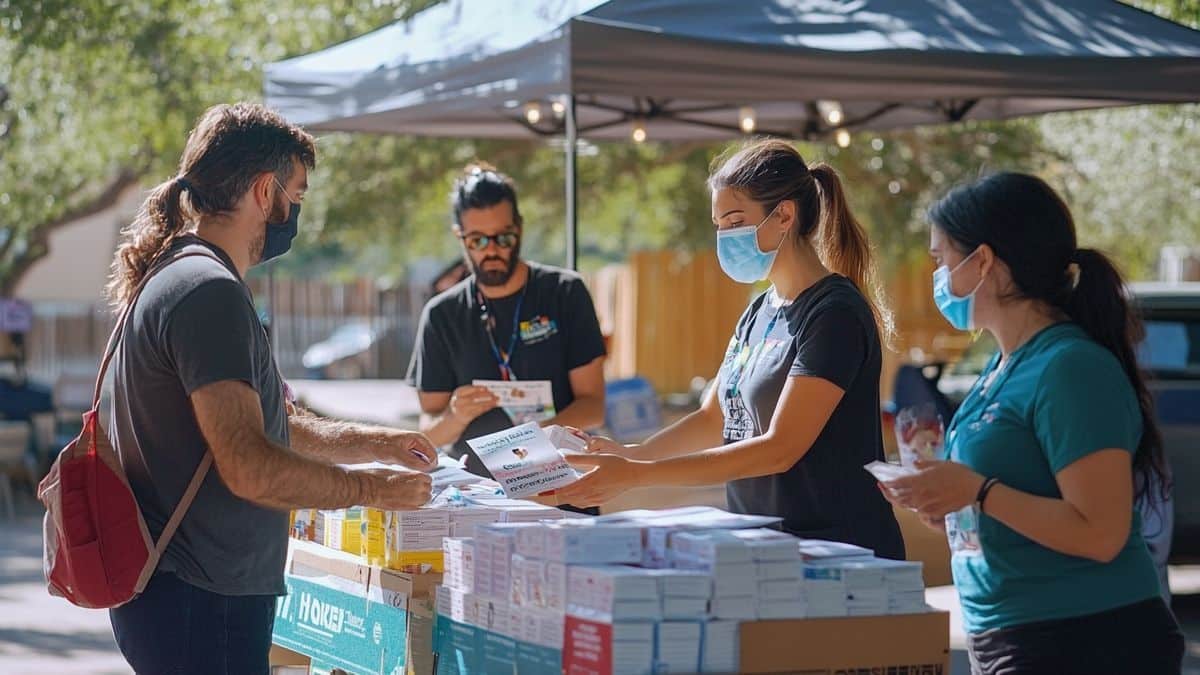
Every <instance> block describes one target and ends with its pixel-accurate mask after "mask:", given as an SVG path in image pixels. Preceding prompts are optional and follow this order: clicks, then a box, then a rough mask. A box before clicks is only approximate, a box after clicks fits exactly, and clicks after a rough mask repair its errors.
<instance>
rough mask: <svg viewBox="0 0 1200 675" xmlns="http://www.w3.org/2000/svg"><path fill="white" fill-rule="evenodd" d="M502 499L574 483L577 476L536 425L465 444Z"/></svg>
mask: <svg viewBox="0 0 1200 675" xmlns="http://www.w3.org/2000/svg"><path fill="white" fill-rule="evenodd" d="M467 445H469V446H471V449H472V450H474V451H475V454H476V455H478V456H479V460H480V461H481V462H483V465H484V466H486V467H487V468H488V471H491V472H492V476H493V477H494V478H495V479H496V482H498V483H500V487H501V489H502V490H504V496H506V497H511V498H517V497H528V496H530V495H536V494H538V493H540V492H545V491H546V490H553V489H554V488H559V487H563V486H564V485H569V484H571V483H574V482H575V480H576V479H577V478H578V477H579V474H578V473H576V471H575V470H574V469H572V468H571V466H570V465H569V464H567V460H565V459H563V455H562V452H560V451H559V450H558V448H556V447H554V444H553V443H551V442H550V438H549V437H548V436H547V435H546V432H545V431H543V430H542V428H541V427H539V426H538V425H537V423H536V422H529V423H527V424H522V425H521V426H517V427H513V428H512V429H507V430H505V431H501V432H497V433H494V434H489V435H487V436H480V437H479V438H475V439H472V440H469V441H467Z"/></svg>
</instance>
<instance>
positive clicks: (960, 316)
mask: <svg viewBox="0 0 1200 675" xmlns="http://www.w3.org/2000/svg"><path fill="white" fill-rule="evenodd" d="M978 252H979V249H978V248H976V249H975V250H974V251H971V255H968V256H967V257H965V258H963V259H962V262H960V263H958V265H955V267H954V269H950V268H948V267H946V266H945V265H942V266H941V267H939V268H937V269H936V270H934V272H933V301H934V303H936V304H937V308H938V311H940V312H941V313H942V316H944V317H946V320H947V321H949V322H950V325H951V326H954V327H955V328H957V329H958V330H971V329H972V328H974V327H975V293H976V292H977V291H979V287H980V286H982V285H983V279H980V280H979V283H978V284H976V285H975V289H974V290H973V291H971V292H970V293H968V294H966V295H965V296H963V297H958V296H956V295H954V291H952V290H950V278H951V277H953V276H954V273H955V272H957V271H958V269H959V268H960V267H962V266H963V264H964V263H966V262H967V261H968V260H970V259H971V256H973V255H975V254H976V253H978Z"/></svg>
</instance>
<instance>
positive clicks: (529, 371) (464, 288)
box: [408, 263, 605, 475]
mask: <svg viewBox="0 0 1200 675" xmlns="http://www.w3.org/2000/svg"><path fill="white" fill-rule="evenodd" d="M526 264H528V265H529V281H528V282H527V283H526V288H525V291H524V298H523V299H522V298H521V292H518V293H516V294H514V295H511V296H509V297H506V298H493V299H490V300H488V305H489V307H488V311H489V312H490V313H491V315H492V316H493V317H494V318H495V320H496V326H495V331H494V334H495V339H496V343H497V347H498V348H499V349H501V350H505V351H507V349H508V344H509V340H510V339H511V336H512V330H513V320H514V319H513V315H514V313H515V312H516V310H517V305H518V304H520V306H521V316H520V317H519V320H518V323H519V326H518V339H517V342H516V345H517V346H516V349H514V350H513V353H512V358H511V360H510V362H509V365H510V366H511V368H512V369H513V372H514V373H515V375H516V379H517V380H524V381H532V380H549V381H550V384H551V388H552V389H553V392H554V408H555V410H557V411H560V412H561V411H562V410H563V409H564V408H566V407H567V406H568V405H570V404H571V403H572V402H573V401H574V400H575V394H574V392H573V391H572V390H571V380H570V373H571V371H572V370H574V369H575V368H579V367H581V366H585V365H587V364H589V363H591V362H592V361H594V360H596V359H597V358H599V357H601V356H604V354H605V349H604V336H603V335H602V334H601V333H600V322H599V320H598V319H597V318H596V308H595V306H593V304H592V296H591V295H590V294H589V293H588V290H587V287H586V286H585V285H584V283H583V279H582V278H581V277H580V276H579V275H578V274H575V273H573V272H568V271H566V270H561V269H558V268H554V267H549V266H546V265H538V264H536V263H526ZM408 379H409V380H410V381H411V382H412V384H413V385H415V386H416V387H417V389H419V390H420V391H423V392H452V391H454V390H455V389H457V388H459V387H461V386H464V385H468V384H471V383H472V382H474V381H475V380H498V379H501V375H500V364H499V363H498V362H497V360H496V356H495V354H494V353H493V352H492V347H491V342H490V341H489V339H488V333H487V329H486V328H485V326H484V322H483V318H482V314H481V312H480V307H479V302H478V299H477V298H476V295H475V278H474V277H473V276H472V277H469V278H467V279H465V280H464V281H462V282H460V283H459V284H457V285H456V286H454V287H453V288H451V289H449V290H447V291H446V292H444V293H442V294H441V295H439V296H437V297H436V298H434V299H433V300H430V301H429V304H428V305H426V306H425V311H424V312H422V314H421V323H420V327H419V328H418V329H417V344H416V348H415V349H414V351H413V358H412V363H411V364H410V365H409V369H408ZM511 426H512V420H511V419H510V418H509V416H508V415H507V414H506V413H505V412H504V411H503V410H500V409H496V410H492V411H490V412H488V413H486V414H484V415H482V416H480V417H479V418H478V419H476V420H475V421H474V422H472V423H471V424H470V425H469V426H468V427H467V430H466V431H465V432H464V433H463V436H462V438H460V439H458V441H457V442H456V443H455V445H454V450H453V453H452V454H453V455H454V456H456V457H461V456H463V455H469V459H468V464H467V468H468V469H469V470H471V471H473V472H475V473H478V474H481V475H489V474H488V473H487V470H486V469H485V468H484V467H483V465H482V463H480V462H479V460H478V459H477V458H476V457H475V456H474V454H473V453H471V451H470V448H469V447H468V446H467V443H466V441H467V439H472V438H477V437H479V436H483V435H486V434H490V433H494V432H497V431H503V430H504V429H507V428H509V427H511Z"/></svg>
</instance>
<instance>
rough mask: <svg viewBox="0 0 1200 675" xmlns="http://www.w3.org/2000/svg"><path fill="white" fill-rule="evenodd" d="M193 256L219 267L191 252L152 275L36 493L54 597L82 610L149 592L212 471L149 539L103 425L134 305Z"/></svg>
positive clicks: (200, 473) (208, 457)
mask: <svg viewBox="0 0 1200 675" xmlns="http://www.w3.org/2000/svg"><path fill="white" fill-rule="evenodd" d="M191 256H204V257H207V258H212V259H213V260H217V261H218V262H220V260H219V259H218V258H217V257H216V256H214V255H213V254H211V253H207V252H200V251H189V252H184V253H177V254H175V256H174V257H172V258H171V259H169V260H167V261H166V262H165V263H164V264H161V265H157V266H154V267H152V268H151V269H150V271H148V272H147V273H146V276H145V277H144V278H143V279H142V281H141V283H140V284H138V286H137V288H136V289H135V290H134V292H133V297H132V298H130V300H129V304H128V305H126V307H125V309H124V311H123V312H122V313H121V317H120V319H118V321H117V325H116V327H115V328H113V332H112V335H111V336H110V337H109V338H108V346H107V348H106V349H105V353H104V360H103V361H101V364H100V373H99V374H98V375H97V376H96V389H95V394H94V395H93V397H92V409H91V410H90V411H88V412H87V413H85V414H84V416H83V431H81V432H80V433H79V436H78V437H77V438H76V439H75V440H73V441H71V442H70V443H69V444H67V447H65V448H63V450H62V452H61V453H59V455H58V459H57V460H55V462H54V466H53V467H51V469H50V473H49V474H47V475H46V478H45V479H43V480H42V482H41V484H40V485H38V499H39V500H41V502H42V504H44V505H45V506H46V518H45V521H44V523H43V535H44V539H45V540H44V545H45V551H44V554H43V558H42V564H43V567H44V571H45V574H46V583H47V586H48V588H49V591H50V593H51V595H59V596H62V597H64V598H66V599H67V600H68V601H70V602H71V603H72V604H74V605H78V606H80V607H87V608H91V609H106V608H111V607H119V606H121V605H123V604H125V603H127V602H129V601H130V600H133V599H134V598H135V597H137V596H138V594H140V593H141V592H142V591H143V590H144V589H145V588H146V584H147V583H149V581H150V577H151V576H152V575H153V574H154V570H155V568H157V567H158V561H159V559H160V558H161V557H162V554H163V551H165V550H166V548H167V544H169V543H170V541H171V537H172V536H173V535H174V534H175V530H176V529H178V528H179V523H180V522H181V521H182V520H183V516H184V514H185V513H187V510H188V507H190V506H191V505H192V501H193V500H194V499H195V498H196V492H197V491H199V490H200V484H201V483H203V482H204V477H205V475H207V474H208V469H209V467H210V466H212V461H213V457H212V451H208V452H206V453H204V457H203V458H201V460H200V465H199V466H197V467H196V473H195V475H193V476H192V480H191V482H190V483H189V484H188V487H187V490H185V491H184V493H183V498H182V499H180V500H179V504H178V505H177V506H176V507H175V512H174V513H172V514H171V519H170V520H169V521H167V525H166V527H164V528H163V531H162V535H161V536H160V537H159V538H158V542H155V541H153V540H152V539H151V538H150V531H149V530H148V529H147V528H146V521H145V520H144V519H143V518H142V512H141V509H139V508H138V504H137V500H136V499H135V498H134V496H133V490H132V489H131V488H130V487H129V480H128V479H127V478H126V476H125V469H124V468H123V467H122V466H121V460H120V457H119V456H118V455H117V452H116V450H114V449H113V446H112V444H111V443H110V442H109V440H108V436H107V435H106V434H105V432H104V429H103V428H102V427H101V426H100V422H99V420H98V417H99V409H100V390H101V387H102V385H103V383H104V375H105V373H106V372H107V371H108V366H109V363H110V362H111V361H112V358H113V355H114V354H116V351H117V345H118V344H120V342H121V333H122V331H123V330H124V328H125V322H126V321H127V320H128V319H129V316H130V314H131V313H132V312H133V305H134V303H135V302H137V299H138V296H140V295H141V294H142V290H143V289H144V288H145V287H146V283H147V282H149V281H150V279H151V278H152V277H153V276H154V275H155V274H157V273H158V272H160V271H162V270H163V269H165V268H166V267H167V265H170V264H171V263H174V262H175V261H177V260H180V259H181V258H187V257H191Z"/></svg>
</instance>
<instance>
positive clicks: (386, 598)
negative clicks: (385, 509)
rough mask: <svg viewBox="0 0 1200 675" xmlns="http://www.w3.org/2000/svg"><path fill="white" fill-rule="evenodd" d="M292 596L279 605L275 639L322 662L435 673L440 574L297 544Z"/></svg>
mask: <svg viewBox="0 0 1200 675" xmlns="http://www.w3.org/2000/svg"><path fill="white" fill-rule="evenodd" d="M286 571H287V575H286V577H285V579H286V583H287V586H288V595H287V596H285V597H284V598H281V599H280V601H279V603H278V605H277V607H276V618H275V633H274V636H273V641H274V643H275V644H277V645H279V646H281V647H284V648H286V649H288V650H291V651H293V652H297V653H299V654H303V655H306V656H308V657H310V658H312V660H313V664H314V667H315V666H316V664H318V663H320V664H322V666H323V667H324V666H329V667H335V668H341V669H343V670H346V671H349V672H353V673H358V674H363V673H379V674H380V675H393V674H394V673H407V674H409V675H429V674H431V673H432V671H433V650H432V638H433V635H432V625H433V595H434V591H435V588H436V585H437V584H438V583H439V582H440V580H441V576H440V575H430V574H426V575H412V574H403V573H399V572H395V571H392V570H387V569H382V568H379V567H373V566H371V565H367V564H365V563H364V562H363V561H362V560H361V559H360V558H359V557H358V556H355V555H350V554H347V553H343V552H341V551H334V550H332V549H328V548H326V547H324V546H320V545H317V544H313V543H310V542H303V541H293V542H291V549H290V552H289V563H288V568H287V570H286Z"/></svg>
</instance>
